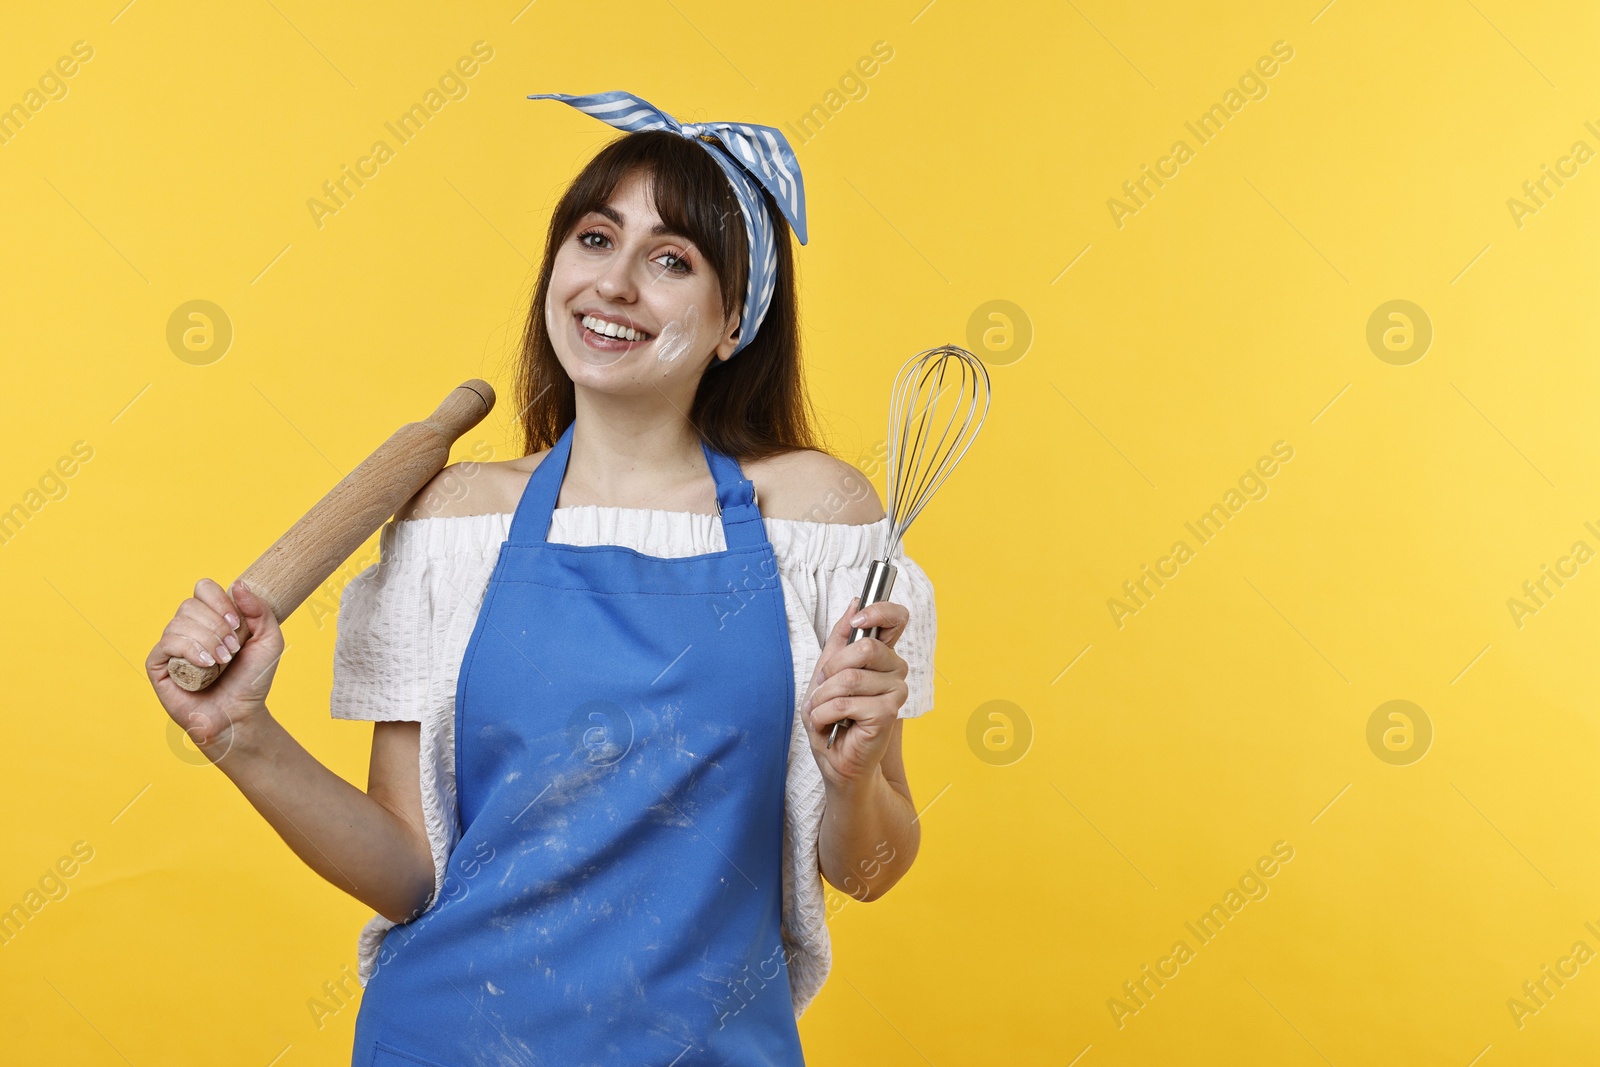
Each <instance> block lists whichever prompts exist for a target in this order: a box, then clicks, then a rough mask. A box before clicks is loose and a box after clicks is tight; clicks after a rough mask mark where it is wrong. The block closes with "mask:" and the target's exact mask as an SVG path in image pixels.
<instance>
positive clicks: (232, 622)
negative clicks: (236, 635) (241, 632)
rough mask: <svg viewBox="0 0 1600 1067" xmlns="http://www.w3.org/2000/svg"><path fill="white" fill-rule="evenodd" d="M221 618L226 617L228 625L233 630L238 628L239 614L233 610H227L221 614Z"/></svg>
mask: <svg viewBox="0 0 1600 1067" xmlns="http://www.w3.org/2000/svg"><path fill="white" fill-rule="evenodd" d="M223 618H224V619H227V620H228V625H229V626H232V627H233V628H234V629H235V630H237V629H238V628H239V616H237V615H235V614H234V613H233V612H231V611H230V612H228V613H227V614H226V615H224V616H223Z"/></svg>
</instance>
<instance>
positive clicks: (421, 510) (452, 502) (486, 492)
mask: <svg viewBox="0 0 1600 1067" xmlns="http://www.w3.org/2000/svg"><path fill="white" fill-rule="evenodd" d="M548 454H549V449H546V450H545V451H543V452H536V453H534V454H533V455H531V456H522V457H520V458H518V459H504V460H490V461H488V462H478V461H476V460H467V461H465V462H462V463H452V464H450V465H449V466H448V467H446V468H445V469H444V470H442V471H440V472H439V473H438V474H435V475H434V476H433V478H432V479H431V480H430V481H429V482H428V484H427V485H425V486H423V487H422V488H421V489H420V490H418V492H417V494H416V495H415V496H413V497H412V498H411V499H410V500H408V501H406V502H405V504H404V505H402V506H401V507H400V509H399V510H398V511H396V512H395V513H394V517H395V521H397V522H398V521H400V520H402V519H430V518H433V519H443V518H451V517H460V516H463V515H501V514H506V513H509V512H512V511H515V510H517V501H518V500H520V499H521V498H522V490H523V489H524V488H525V487H526V486H527V484H528V476H529V475H530V474H532V473H533V470H534V468H535V467H537V466H538V465H539V463H540V461H541V460H543V459H544V457H545V456H546V455H548Z"/></svg>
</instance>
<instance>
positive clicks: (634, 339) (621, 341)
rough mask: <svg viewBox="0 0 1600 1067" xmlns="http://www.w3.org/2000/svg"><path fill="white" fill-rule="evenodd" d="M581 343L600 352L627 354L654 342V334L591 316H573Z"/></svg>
mask: <svg viewBox="0 0 1600 1067" xmlns="http://www.w3.org/2000/svg"><path fill="white" fill-rule="evenodd" d="M572 320H573V322H574V323H575V324H576V325H577V328H578V334H579V336H581V337H582V338H583V343H584V344H586V345H588V346H589V347H590V348H593V349H595V350H597V351H600V352H628V351H632V350H633V349H635V348H639V347H641V346H643V345H647V344H649V343H650V342H651V341H653V340H655V334H653V333H645V332H644V331H643V330H633V329H629V328H627V327H624V326H620V325H618V324H616V323H608V322H607V321H606V320H604V319H601V318H597V317H595V316H592V315H582V314H574V315H573V316H572Z"/></svg>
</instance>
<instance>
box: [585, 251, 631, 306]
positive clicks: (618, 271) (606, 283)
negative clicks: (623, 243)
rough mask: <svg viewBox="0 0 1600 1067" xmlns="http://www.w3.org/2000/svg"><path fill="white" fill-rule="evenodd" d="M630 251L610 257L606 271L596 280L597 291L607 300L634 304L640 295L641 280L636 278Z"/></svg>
mask: <svg viewBox="0 0 1600 1067" xmlns="http://www.w3.org/2000/svg"><path fill="white" fill-rule="evenodd" d="M636 258H637V257H636V256H634V255H632V254H631V253H630V251H628V250H624V251H622V252H621V253H618V254H616V255H613V256H610V257H608V259H607V262H606V266H605V269H604V270H602V271H601V272H600V276H599V277H598V278H596V279H595V283H594V287H595V291H596V292H598V293H599V294H600V295H601V296H603V297H605V298H606V299H607V300H616V301H619V302H625V303H632V302H633V301H634V300H635V299H636V298H637V297H638V295H639V280H638V278H636V277H635V276H634V260H635V259H636Z"/></svg>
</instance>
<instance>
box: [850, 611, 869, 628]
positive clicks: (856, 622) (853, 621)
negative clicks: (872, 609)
mask: <svg viewBox="0 0 1600 1067" xmlns="http://www.w3.org/2000/svg"><path fill="white" fill-rule="evenodd" d="M866 621H867V613H866V612H864V611H859V612H857V613H856V614H855V615H853V616H851V618H850V625H851V626H860V625H861V624H862V623H864V622H866Z"/></svg>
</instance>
